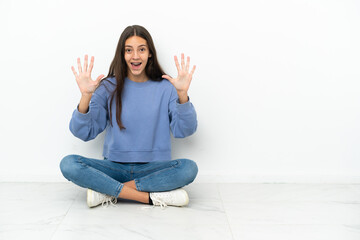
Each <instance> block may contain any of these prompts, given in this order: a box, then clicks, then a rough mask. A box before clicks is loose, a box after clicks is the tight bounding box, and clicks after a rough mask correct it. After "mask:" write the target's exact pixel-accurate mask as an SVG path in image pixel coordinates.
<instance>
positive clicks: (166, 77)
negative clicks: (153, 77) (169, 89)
mask: <svg viewBox="0 0 360 240" xmlns="http://www.w3.org/2000/svg"><path fill="white" fill-rule="evenodd" d="M161 77H162V78H165V79H167V80H169V81H170V82H172V77H170V76H169V75H162V76H161Z"/></svg>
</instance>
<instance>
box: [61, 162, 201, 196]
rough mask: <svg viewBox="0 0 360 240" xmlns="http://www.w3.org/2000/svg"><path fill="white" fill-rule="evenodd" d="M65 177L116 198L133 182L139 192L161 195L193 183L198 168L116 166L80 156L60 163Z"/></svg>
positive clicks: (167, 164)
mask: <svg viewBox="0 0 360 240" xmlns="http://www.w3.org/2000/svg"><path fill="white" fill-rule="evenodd" d="M60 169H61V172H62V174H63V175H64V177H65V178H66V179H67V180H69V181H71V182H73V183H75V184H76V185H79V186H80V187H84V188H90V189H92V190H94V191H96V192H100V193H104V194H107V195H110V196H114V197H118V196H119V194H120V192H121V190H122V188H123V186H124V184H123V183H125V182H128V181H131V180H134V181H135V184H136V189H137V190H138V191H142V192H162V191H170V190H173V189H176V188H180V187H183V186H185V185H188V184H190V183H191V182H193V181H194V179H195V177H196V175H197V172H198V168H197V165H196V163H195V162H194V161H192V160H189V159H176V160H172V161H161V162H149V163H118V162H112V161H109V160H107V159H104V160H99V159H93V158H86V157H83V156H80V155H68V156H66V157H64V158H63V159H62V160H61V162H60Z"/></svg>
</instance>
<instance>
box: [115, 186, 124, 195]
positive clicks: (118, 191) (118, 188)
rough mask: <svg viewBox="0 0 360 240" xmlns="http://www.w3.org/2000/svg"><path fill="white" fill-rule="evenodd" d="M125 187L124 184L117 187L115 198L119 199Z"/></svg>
mask: <svg viewBox="0 0 360 240" xmlns="http://www.w3.org/2000/svg"><path fill="white" fill-rule="evenodd" d="M123 187H124V184H122V183H119V186H118V187H117V190H116V194H117V195H116V196H114V197H116V198H118V197H119V194H120V193H121V190H122V189H123Z"/></svg>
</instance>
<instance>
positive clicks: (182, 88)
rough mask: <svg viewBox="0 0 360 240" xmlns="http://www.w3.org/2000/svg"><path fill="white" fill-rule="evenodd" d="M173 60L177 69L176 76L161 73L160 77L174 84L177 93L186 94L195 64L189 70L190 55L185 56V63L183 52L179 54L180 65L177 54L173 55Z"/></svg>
mask: <svg viewBox="0 0 360 240" xmlns="http://www.w3.org/2000/svg"><path fill="white" fill-rule="evenodd" d="M174 60H175V65H176V68H177V71H178V76H177V78H172V77H170V76H169V75H163V76H162V77H163V78H165V79H167V80H169V81H170V82H171V83H172V85H174V87H175V88H176V90H177V92H178V94H179V93H184V94H187V92H188V90H189V87H190V83H191V80H192V75H193V74H194V71H195V68H196V66H195V65H194V66H193V68H192V70H191V72H189V68H190V57H187V60H186V65H185V59H184V54H183V53H182V54H181V65H179V61H178V58H177V56H175V57H174Z"/></svg>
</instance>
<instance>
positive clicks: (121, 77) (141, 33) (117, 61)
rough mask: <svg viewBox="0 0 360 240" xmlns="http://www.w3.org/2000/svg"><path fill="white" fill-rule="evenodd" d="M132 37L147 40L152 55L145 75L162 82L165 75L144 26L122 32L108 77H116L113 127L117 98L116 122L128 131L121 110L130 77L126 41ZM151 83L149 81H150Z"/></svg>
mask: <svg viewBox="0 0 360 240" xmlns="http://www.w3.org/2000/svg"><path fill="white" fill-rule="evenodd" d="M132 36H138V37H141V38H143V39H145V40H146V42H147V45H148V48H149V54H151V55H150V56H151V57H149V59H148V62H147V64H146V67H145V73H146V75H147V76H148V77H149V78H150V79H151V80H152V81H161V80H162V77H161V76H162V75H164V74H165V73H164V71H163V70H162V68H161V66H160V64H159V62H158V60H157V56H156V50H155V46H154V42H153V40H152V37H151V35H150V33H149V32H148V31H147V30H146V29H145V28H144V27H142V26H139V25H133V26H128V27H127V28H125V30H124V31H123V32H122V34H121V36H120V39H119V42H118V45H117V48H116V52H115V57H114V59H113V61H112V62H111V65H110V68H109V73H108V75H107V77H105V78H104V79H106V78H108V77H114V76H115V78H116V88H115V90H114V91H113V92H112V94H111V98H110V114H109V115H110V124H111V126H112V113H111V106H112V103H113V99H114V97H115V96H116V122H117V124H118V126H119V128H120V130H122V129H126V128H125V127H124V126H123V124H122V122H121V110H122V103H121V94H122V91H123V89H124V83H125V78H126V77H127V75H128V67H127V65H126V62H125V57H124V55H125V41H126V40H127V39H128V38H130V37H132ZM148 81H149V80H148Z"/></svg>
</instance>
